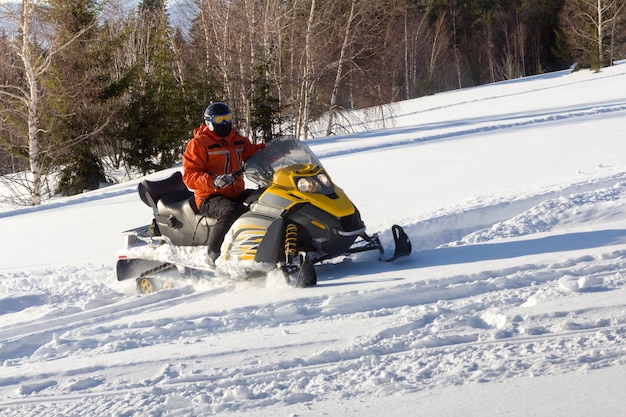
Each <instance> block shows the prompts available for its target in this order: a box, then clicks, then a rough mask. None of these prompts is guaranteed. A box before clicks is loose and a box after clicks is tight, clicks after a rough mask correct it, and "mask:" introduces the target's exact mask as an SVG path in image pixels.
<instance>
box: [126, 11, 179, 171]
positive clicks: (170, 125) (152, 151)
mask: <svg viewBox="0 0 626 417" xmlns="http://www.w3.org/2000/svg"><path fill="white" fill-rule="evenodd" d="M170 30H171V29H170V27H169V24H168V18H167V14H166V12H165V5H164V2H163V1H162V0H145V1H144V2H143V3H141V4H140V5H139V6H138V12H137V21H136V22H134V30H133V32H132V35H131V36H130V38H129V40H130V42H131V43H130V45H131V46H132V47H133V50H134V53H135V55H134V56H135V58H136V61H135V62H134V63H133V65H132V67H131V69H130V71H129V74H128V77H129V85H130V86H131V87H132V88H130V89H129V94H128V104H127V107H126V111H125V112H124V116H125V121H126V124H125V126H123V129H122V131H121V132H120V134H121V136H122V137H123V138H124V139H125V140H124V143H125V145H124V148H123V151H124V155H125V156H124V160H125V162H126V163H127V164H128V165H129V166H131V167H137V168H139V170H140V171H141V172H142V173H143V174H146V173H148V172H151V171H153V170H160V169H164V168H169V167H170V166H172V164H173V163H174V162H176V161H177V160H178V158H179V157H180V155H181V154H182V151H183V148H184V143H185V142H186V140H187V139H188V122H189V115H190V114H191V112H190V111H189V108H188V104H187V100H186V98H185V95H184V91H185V89H184V88H182V85H181V80H180V79H177V78H176V75H175V70H174V68H175V64H174V62H175V59H174V56H173V46H172V42H171V40H172V37H171V36H170Z"/></svg>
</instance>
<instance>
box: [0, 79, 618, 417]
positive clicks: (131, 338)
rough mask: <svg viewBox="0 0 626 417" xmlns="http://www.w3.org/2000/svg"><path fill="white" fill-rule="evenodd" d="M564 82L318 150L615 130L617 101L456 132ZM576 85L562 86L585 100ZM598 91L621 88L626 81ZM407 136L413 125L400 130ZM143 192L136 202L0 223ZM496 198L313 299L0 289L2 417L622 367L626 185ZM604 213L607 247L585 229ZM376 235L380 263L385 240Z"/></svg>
mask: <svg viewBox="0 0 626 417" xmlns="http://www.w3.org/2000/svg"><path fill="white" fill-rule="evenodd" d="M566 73H568V72H560V73H556V74H554V75H547V76H542V81H541V84H537V85H538V87H537V88H534V89H532V90H529V89H528V87H526V86H524V83H525V82H526V81H533V77H529V78H527V79H522V80H515V81H509V82H505V83H501V84H507V85H510V86H512V87H514V88H513V89H511V90H507V92H506V93H503V94H499V95H496V96H494V95H491V94H490V93H486V91H488V90H487V89H482V88H478V89H475V90H474V91H473V92H472V94H471V95H468V96H460V97H461V99H459V100H457V101H451V102H448V103H444V104H441V102H437V101H435V102H433V103H431V104H432V105H430V107H429V105H426V107H425V108H421V109H418V110H416V112H417V113H431V112H435V111H437V110H442V109H445V110H446V111H449V112H450V116H449V117H450V121H441V122H432V123H424V124H418V125H415V124H413V125H411V126H405V127H398V128H395V129H393V131H392V132H386V131H384V130H377V131H367V132H365V133H363V132H361V133H358V134H353V135H347V136H343V137H329V138H323V139H316V140H313V141H311V142H310V146H311V147H312V148H313V150H314V151H315V152H316V154H317V155H318V156H319V157H320V158H322V159H324V158H326V159H328V158H335V157H342V156H345V155H348V154H352V153H358V152H368V151H377V150H384V149H385V148H398V147H402V146H407V145H414V144H420V143H422V142H428V141H434V140H446V139H456V138H460V137H464V136H468V135H472V134H475V133H489V132H492V131H497V130H506V129H514V128H518V127H520V126H526V127H532V126H542V125H547V124H550V123H552V122H562V121H575V120H581V119H584V120H586V118H590V119H591V118H593V117H594V116H601V117H602V120H606V119H608V118H613V117H621V118H623V117H624V112H625V111H626V101H624V100H621V99H615V100H610V101H604V102H601V103H587V102H582V103H577V104H574V105H572V106H567V107H559V106H556V107H555V108H554V109H553V108H551V107H549V106H548V107H545V108H534V109H533V110H531V111H526V112H522V113H511V114H507V113H498V111H500V110H501V109H500V108H495V107H496V106H497V104H495V105H494V112H492V113H477V114H476V116H475V117H474V116H472V115H470V116H467V117H466V118H465V119H463V118H455V117H456V115H454V114H453V113H454V111H453V110H454V109H456V108H459V107H461V106H463V105H467V104H470V103H471V104H472V106H479V105H481V104H489V103H492V102H494V103H499V102H498V101H497V100H498V99H509V100H512V99H523V98H524V97H526V96H527V95H532V94H533V93H538V92H542V91H544V92H545V91H547V90H549V91H550V92H551V93H552V94H553V95H554V94H557V92H562V90H561V89H563V90H566V89H567V86H568V83H565V82H563V81H561V82H560V84H559V85H553V81H554V78H558V77H562V76H563V75H564V74H566ZM573 75H575V76H576V77H575V78H574V80H573V81H572V82H571V83H569V84H571V85H577V84H578V83H581V82H583V83H584V82H585V81H580V80H578V79H577V77H578V76H582V75H580V74H573ZM597 77H599V78H614V79H615V81H614V82H615V83H616V85H618V84H619V85H623V80H622V78H624V77H626V74H624V73H619V74H613V75H611V74H610V73H609V74H608V75H607V74H604V75H602V74H601V75H597ZM620 77H621V78H620ZM533 85H534V84H533ZM570 88H571V87H570ZM482 91H485V95H484V96H482V95H481V92H482ZM476 92H478V94H476ZM460 94H464V92H460ZM465 97H467V98H466V99H465ZM434 99H437V97H435V98H434ZM428 100H429V99H428V98H426V99H425V101H424V102H426V103H429V102H428ZM420 103H422V101H420ZM502 111H506V109H502ZM472 114H473V113H472ZM481 114H489V116H487V117H485V116H481ZM403 116H411V114H408V113H407V114H400V115H395V116H393V117H398V118H400V117H403ZM390 120H392V118H391V117H390ZM392 123H393V121H392ZM351 125H352V126H353V127H355V126H357V127H356V128H355V129H359V127H358V123H352V124H351ZM366 127H367V126H365V125H363V128H366ZM395 135H397V136H395ZM356 136H358V137H359V140H358V142H357V141H355V142H354V145H352V142H349V141H350V140H351V139H354V137H356ZM346 143H347V144H346ZM135 187H136V181H135V182H129V183H125V184H121V185H118V186H113V187H111V188H110V189H109V191H106V192H103V194H102V195H101V196H95V197H94V196H76V197H73V198H69V199H64V200H63V201H58V202H51V203H49V204H46V205H45V206H41V207H32V208H21V209H17V210H11V211H6V212H2V213H0V218H4V217H11V216H18V215H21V214H27V213H30V212H34V211H39V210H50V209H56V208H61V207H63V206H65V205H71V204H80V203H82V202H85V201H92V200H97V199H99V198H101V199H106V198H110V197H112V196H118V195H125V194H129V193H135V192H136V190H135ZM488 198H489V197H484V198H482V199H481V198H479V199H477V200H476V201H472V202H470V203H469V204H466V205H464V206H463V207H461V208H458V209H455V208H453V209H446V208H442V209H441V210H440V211H439V212H435V213H432V215H431V216H429V218H426V219H420V218H417V217H408V218H405V219H397V222H398V223H400V224H402V225H403V226H404V227H405V230H406V231H407V233H408V234H409V236H410V238H411V241H412V244H413V254H412V256H411V257H410V258H408V259H404V260H401V261H399V262H397V263H395V264H393V265H390V264H386V263H380V262H378V261H377V260H376V255H375V254H371V253H364V254H358V255H356V256H354V257H353V258H352V259H350V260H348V259H346V260H334V261H332V262H328V263H325V264H323V265H321V266H320V267H319V268H318V275H319V285H318V286H317V287H314V288H308V289H306V290H305V291H302V290H300V289H295V288H291V287H288V286H287V285H286V284H285V283H284V282H283V281H282V280H281V278H279V277H278V278H277V277H275V276H273V275H271V276H269V277H268V278H267V279H266V280H256V281H249V282H232V281H227V280H223V279H220V278H219V277H212V278H210V279H204V278H202V277H199V278H197V279H195V280H193V281H186V282H184V283H182V284H181V285H179V286H177V287H176V288H174V289H170V290H162V291H159V292H157V293H154V294H150V295H146V296H139V295H137V294H135V289H134V283H132V282H122V283H119V282H116V281H115V272H114V265H112V264H111V265H94V264H83V265H71V266H65V267H60V268H47V269H33V270H24V271H19V272H17V271H8V272H2V271H0V319H2V321H0V415H2V416H3V417H4V416H6V417H10V416H20V417H25V416H39V415H42V414H46V415H47V414H52V415H64V416H84V415H107V416H109V415H110V416H133V415H136V413H137V410H141V414H142V415H151V416H161V415H162V416H165V415H167V416H187V415H207V414H212V413H221V414H224V415H241V414H243V413H247V412H249V413H251V414H257V413H258V414H257V415H261V414H263V412H264V410H269V409H270V407H271V406H273V405H280V406H283V407H284V406H285V405H290V404H304V405H306V404H314V403H320V402H324V401H328V402H329V403H335V404H338V403H341V401H342V400H350V399H360V398H368V399H376V398H383V397H387V396H391V395H402V394H405V393H418V392H428V390H432V391H434V390H435V389H436V388H441V387H452V386H459V385H467V384H475V383H486V382H490V383H504V382H509V381H515V380H516V378H517V379H521V378H524V377H541V376H548V375H562V374H571V373H584V372H587V371H590V370H595V369H602V368H610V367H615V366H623V365H626V349H625V348H624V346H626V306H625V304H624V301H623V300H624V299H625V298H626V249H625V248H624V243H626V227H624V223H623V213H625V212H626V208H625V206H626V173H623V172H618V173H613V174H608V175H606V176H604V177H602V178H597V177H596V178H595V179H593V180H587V181H584V180H583V181H580V182H578V183H573V184H569V185H566V186H563V187H562V188H561V189H556V188H554V187H550V188H549V189H546V190H534V191H533V192H532V193H530V194H525V195H517V196H515V197H511V198H502V197H501V199H499V200H495V201H491V200H489V199H488ZM496 198H497V197H496ZM598 212H601V215H602V218H603V223H602V224H603V228H601V229H597V228H593V227H591V228H589V229H586V228H585V227H584V226H583V227H581V226H580V225H581V224H583V225H584V224H585V223H586V222H587V221H589V222H590V224H592V222H591V220H592V219H594V217H595V216H596V215H598ZM381 216H382V217H383V219H378V221H381V222H384V221H387V219H386V218H385V216H384V215H381ZM379 233H380V237H381V241H382V242H383V243H384V244H385V245H386V246H390V244H391V240H392V237H391V233H390V232H389V231H385V232H380V231H379ZM539 256H540V257H541V260H540V261H538V259H539ZM381 282H384V285H383V286H381V285H380V283H381ZM573 299H576V300H577V302H575V303H573V302H570V303H568V301H571V300H573ZM599 300H600V301H599ZM572 306H575V308H572ZM7 323H9V324H7ZM591 395H593V393H591ZM486 407H487V406H486ZM285 410H286V409H285V408H283V409H279V413H280V412H283V411H284V413H283V414H287V411H285ZM485 411H486V414H489V410H487V409H485ZM291 415H294V416H295V415H297V414H291Z"/></svg>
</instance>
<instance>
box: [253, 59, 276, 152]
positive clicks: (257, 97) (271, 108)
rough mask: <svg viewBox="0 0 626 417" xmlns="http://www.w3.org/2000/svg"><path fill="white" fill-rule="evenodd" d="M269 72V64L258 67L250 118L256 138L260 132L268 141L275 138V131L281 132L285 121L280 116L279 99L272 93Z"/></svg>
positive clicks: (264, 139)
mask: <svg viewBox="0 0 626 417" xmlns="http://www.w3.org/2000/svg"><path fill="white" fill-rule="evenodd" d="M267 73H268V71H267V65H259V66H258V67H257V73H256V78H255V80H254V81H253V85H254V96H253V97H252V120H250V128H251V129H252V132H253V134H254V135H255V138H256V133H257V132H260V134H261V137H262V139H263V141H264V142H266V143H267V142H269V141H270V140H272V139H273V138H274V133H275V131H276V133H278V134H280V125H281V123H282V122H283V120H282V118H281V117H280V107H279V103H278V99H277V98H275V97H274V96H273V95H272V90H271V86H270V83H269V81H268V80H267Z"/></svg>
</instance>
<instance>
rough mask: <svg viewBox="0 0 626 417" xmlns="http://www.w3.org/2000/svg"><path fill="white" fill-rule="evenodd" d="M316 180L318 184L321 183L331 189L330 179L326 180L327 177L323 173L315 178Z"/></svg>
mask: <svg viewBox="0 0 626 417" xmlns="http://www.w3.org/2000/svg"><path fill="white" fill-rule="evenodd" d="M317 179H318V180H319V182H321V183H322V184H323V185H325V186H326V187H328V188H331V187H332V182H330V178H328V176H327V175H326V174H324V173H321V174H319V175H318V176H317Z"/></svg>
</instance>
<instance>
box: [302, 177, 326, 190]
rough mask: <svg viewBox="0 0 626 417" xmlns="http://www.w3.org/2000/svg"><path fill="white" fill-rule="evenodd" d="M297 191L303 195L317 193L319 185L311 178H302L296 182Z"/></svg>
mask: <svg viewBox="0 0 626 417" xmlns="http://www.w3.org/2000/svg"><path fill="white" fill-rule="evenodd" d="M297 185H298V190H300V191H301V192H303V193H319V192H320V189H321V187H320V185H319V183H318V182H317V181H315V180H314V179H313V178H312V177H302V178H300V179H299V180H298V184H297Z"/></svg>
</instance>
